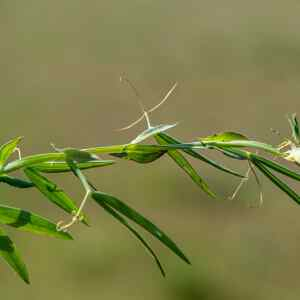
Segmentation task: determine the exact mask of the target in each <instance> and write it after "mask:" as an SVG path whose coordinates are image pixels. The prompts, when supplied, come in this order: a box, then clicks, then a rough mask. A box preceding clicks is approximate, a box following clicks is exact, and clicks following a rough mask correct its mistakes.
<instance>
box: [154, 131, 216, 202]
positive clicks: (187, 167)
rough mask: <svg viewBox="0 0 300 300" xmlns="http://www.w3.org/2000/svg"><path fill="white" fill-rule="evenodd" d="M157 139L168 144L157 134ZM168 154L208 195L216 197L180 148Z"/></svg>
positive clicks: (162, 143)
mask: <svg viewBox="0 0 300 300" xmlns="http://www.w3.org/2000/svg"><path fill="white" fill-rule="evenodd" d="M155 139H156V141H157V142H158V144H160V145H165V144H168V142H166V141H165V140H164V139H163V138H162V137H160V136H158V135H156V136H155ZM168 155H169V156H170V157H171V158H172V159H173V160H174V161H175V162H176V164H177V165H178V166H179V167H180V168H181V169H183V170H184V171H185V172H186V173H187V174H188V175H189V176H190V177H191V179H192V180H193V181H194V182H195V183H196V184H197V185H198V186H199V187H200V188H201V189H202V190H203V191H204V192H206V193H207V194H208V195H210V196H212V197H215V194H214V193H213V192H212V191H211V190H210V188H209V187H208V185H207V183H206V182H205V181H204V180H203V179H202V177H201V176H200V175H198V173H197V172H196V171H195V169H194V168H193V167H192V165H191V164H190V163H189V162H188V160H187V159H186V158H185V157H184V156H183V155H182V154H181V153H180V152H179V151H178V150H169V151H168Z"/></svg>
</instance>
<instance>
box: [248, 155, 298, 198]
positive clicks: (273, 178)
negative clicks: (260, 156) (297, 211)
mask: <svg viewBox="0 0 300 300" xmlns="http://www.w3.org/2000/svg"><path fill="white" fill-rule="evenodd" d="M252 162H253V164H254V165H255V166H256V167H257V168H258V169H259V170H260V171H261V172H262V173H263V174H264V175H265V176H266V177H267V178H269V179H270V180H271V181H272V182H273V183H274V184H275V185H276V186H277V187H279V188H280V189H281V190H282V191H283V192H285V193H286V194H287V195H288V196H289V197H290V198H292V199H293V200H294V201H295V202H296V203H297V204H300V196H299V195H298V194H297V193H296V192H295V191H293V190H292V189H291V188H290V187H289V186H288V185H287V184H286V183H285V182H283V181H282V180H281V179H279V178H278V177H276V176H275V175H274V174H272V172H270V170H269V169H268V168H267V167H265V166H264V165H263V164H262V163H260V162H258V161H255V160H254V161H252Z"/></svg>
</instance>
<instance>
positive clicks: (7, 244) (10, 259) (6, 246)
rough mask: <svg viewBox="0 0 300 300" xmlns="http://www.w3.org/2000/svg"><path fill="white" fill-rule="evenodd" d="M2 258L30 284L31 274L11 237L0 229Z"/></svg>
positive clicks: (0, 253)
mask: <svg viewBox="0 0 300 300" xmlns="http://www.w3.org/2000/svg"><path fill="white" fill-rule="evenodd" d="M0 256H1V257H2V258H3V259H4V260H5V261H6V262H7V263H8V265H9V266H10V267H11V268H12V269H13V270H14V271H15V272H16V273H17V274H18V275H19V276H20V277H21V278H22V279H23V280H24V281H25V282H26V283H28V284H29V274H28V271H27V268H26V265H25V263H24V262H23V260H22V258H21V256H20V254H19V252H18V250H17V249H16V246H15V244H14V243H13V241H12V240H11V239H10V238H9V236H8V235H7V234H6V233H5V232H4V230H3V229H1V228H0Z"/></svg>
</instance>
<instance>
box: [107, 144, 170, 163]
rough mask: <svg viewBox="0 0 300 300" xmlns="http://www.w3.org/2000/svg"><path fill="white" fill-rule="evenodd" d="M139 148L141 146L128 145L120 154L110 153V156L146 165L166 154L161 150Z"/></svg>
mask: <svg viewBox="0 0 300 300" xmlns="http://www.w3.org/2000/svg"><path fill="white" fill-rule="evenodd" d="M140 146H143V145H135V144H129V145H127V146H125V147H124V148H123V151H122V152H119V153H110V155H112V156H115V157H119V158H124V159H128V160H132V161H135V162H137V163H141V164H146V163H151V162H153V161H155V160H157V159H159V158H160V157H161V156H163V155H164V154H165V153H166V152H167V150H161V149H160V148H155V147H152V148H151V147H140Z"/></svg>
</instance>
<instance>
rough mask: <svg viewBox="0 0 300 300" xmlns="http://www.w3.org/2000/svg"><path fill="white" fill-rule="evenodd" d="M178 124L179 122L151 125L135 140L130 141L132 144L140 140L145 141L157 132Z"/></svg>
mask: <svg viewBox="0 0 300 300" xmlns="http://www.w3.org/2000/svg"><path fill="white" fill-rule="evenodd" d="M176 125H177V124H171V125H164V124H160V125H158V126H155V127H150V128H148V129H146V130H145V131H143V132H142V133H141V134H139V135H138V136H137V137H136V138H135V139H134V140H133V141H131V142H130V144H137V143H140V142H142V141H144V140H145V139H147V138H149V137H151V136H153V135H155V134H157V133H160V132H163V131H166V130H168V129H170V128H173V127H175V126H176Z"/></svg>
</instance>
